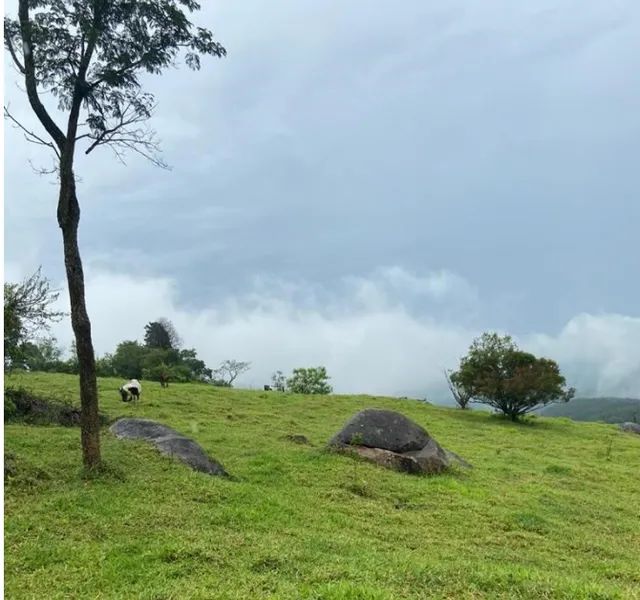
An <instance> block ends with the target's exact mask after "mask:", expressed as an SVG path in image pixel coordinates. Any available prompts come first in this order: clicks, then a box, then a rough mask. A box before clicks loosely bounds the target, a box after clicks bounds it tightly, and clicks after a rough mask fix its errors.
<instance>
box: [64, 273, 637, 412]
mask: <svg viewBox="0 0 640 600" xmlns="http://www.w3.org/2000/svg"><path fill="white" fill-rule="evenodd" d="M381 274H382V275H381ZM389 274H391V276H389ZM353 281H358V282H359V285H352V283H353ZM389 282H391V284H392V285H390V283H389ZM443 282H451V283H450V284H445V283H443ZM346 284H347V285H345V286H343V288H342V289H343V291H342V292H341V295H340V296H339V297H332V298H330V300H329V301H324V300H323V298H322V296H321V294H320V293H319V290H317V288H314V286H312V285H309V284H307V283H305V282H297V283H295V284H289V285H288V284H286V283H284V282H276V283H275V284H274V285H270V284H269V282H268V280H264V279H263V280H261V281H260V284H259V286H258V287H257V288H256V290H255V291H254V292H252V293H250V294H246V295H242V296H237V297H228V298H226V299H224V300H220V301H215V302H212V303H211V304H210V306H208V307H207V308H206V309H203V310H198V311H191V310H185V309H184V308H182V307H180V306H178V304H177V302H176V298H177V289H176V287H175V285H174V283H173V282H172V281H171V280H169V279H152V278H147V279H144V278H133V277H130V276H128V275H120V274H113V273H106V272H102V273H96V274H95V275H93V276H91V277H89V279H88V280H87V299H88V307H89V311H90V315H91V319H92V324H93V335H94V341H95V346H96V350H97V352H98V353H99V354H102V353H104V352H107V351H112V350H113V349H114V348H115V346H116V344H117V343H118V342H120V341H122V340H124V339H141V338H142V335H143V328H144V325H145V324H146V323H147V322H148V321H149V320H152V319H155V318H157V317H160V316H165V317H168V318H169V319H171V320H172V321H173V322H174V324H175V326H176V328H177V329H178V331H179V333H180V334H181V336H182V337H183V339H184V342H185V344H186V345H187V346H189V347H191V346H192V347H195V348H196V349H197V350H198V353H199V354H200V355H201V356H202V358H203V359H204V360H205V361H206V362H207V364H209V365H213V366H215V365H216V364H217V363H218V362H220V361H221V360H223V359H226V358H237V359H240V360H250V361H251V362H252V364H253V368H252V370H251V371H250V372H249V373H248V374H247V375H245V377H244V379H243V380H242V381H239V383H240V385H247V386H256V387H259V386H261V385H262V384H263V383H266V382H268V381H269V378H270V375H271V373H272V372H273V371H274V370H276V369H281V370H283V371H285V372H288V371H290V370H291V369H292V368H293V367H297V366H305V365H307V366H311V365H320V364H322V365H325V366H326V367H327V369H328V371H329V373H330V374H331V376H332V381H333V384H334V387H335V389H336V391H338V392H344V393H372V394H391V395H408V396H414V397H424V396H425V395H426V396H427V397H430V398H432V399H433V400H435V401H439V400H447V393H446V388H445V387H444V385H443V377H442V370H443V369H444V368H454V367H455V366H456V364H457V361H458V359H459V357H460V356H461V355H462V354H463V353H464V352H465V351H466V349H467V347H468V345H469V343H470V342H471V340H472V339H473V337H474V336H475V335H478V334H479V333H480V330H479V329H478V330H476V329H473V328H469V327H463V326H460V325H457V324H455V321H450V320H441V319H438V320H436V319H435V318H433V317H429V316H424V314H423V315H417V314H416V313H415V312H413V311H412V310H411V309H410V307H408V306H407V305H406V304H405V303H404V301H403V299H404V297H405V296H406V294H410V293H411V292H416V291H417V292H418V293H424V294H435V296H436V297H438V298H442V297H443V294H445V293H451V294H453V295H454V296H455V295H457V294H458V291H457V290H459V289H465V290H473V287H472V286H470V285H469V284H468V283H467V282H465V281H464V280H463V279H462V278H459V277H458V276H456V275H454V274H447V275H443V274H442V273H435V274H428V275H426V276H424V277H417V276H416V275H414V274H411V273H409V272H407V271H405V270H403V269H401V268H399V267H393V268H390V269H383V270H380V271H378V272H376V274H374V275H373V276H372V277H371V278H370V279H366V278H357V279H356V278H353V279H351V280H350V281H347V282H346ZM474 294H475V292H474ZM300 298H303V301H302V302H299V301H298V300H299V299H300ZM369 300H371V301H369ZM64 301H65V302H66V298H65V300H64ZM55 333H56V334H57V336H58V339H59V340H60V341H61V342H63V343H65V344H70V342H71V331H70V326H69V324H68V323H65V324H61V325H59V326H58V328H57V329H56V332H55ZM518 341H519V342H520V343H521V345H522V346H523V347H524V348H525V349H527V350H531V351H533V352H536V353H540V354H543V355H546V356H549V357H551V358H554V359H556V360H558V361H559V362H560V365H561V368H562V369H563V371H564V372H565V373H566V374H567V375H568V379H569V383H570V384H571V385H574V386H576V387H577V388H578V391H579V392H580V393H582V394H610V395H636V396H640V389H639V388H638V374H639V373H640V356H639V355H638V353H637V348H638V347H640V318H633V317H625V316H621V315H610V314H604V315H597V316H596V315H586V314H585V315H579V316H577V317H575V318H573V319H571V320H570V321H569V323H567V325H566V326H565V327H564V328H563V329H562V330H561V331H560V332H559V333H558V334H557V335H555V336H553V335H542V334H536V333H532V334H530V335H525V336H521V337H520V338H519V340H518Z"/></svg>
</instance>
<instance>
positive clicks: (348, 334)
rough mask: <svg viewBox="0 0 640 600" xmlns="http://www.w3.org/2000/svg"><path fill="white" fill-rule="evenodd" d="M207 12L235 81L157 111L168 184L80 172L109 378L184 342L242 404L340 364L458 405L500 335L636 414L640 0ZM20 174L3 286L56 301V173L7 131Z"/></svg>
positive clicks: (164, 90)
mask: <svg viewBox="0 0 640 600" xmlns="http://www.w3.org/2000/svg"><path fill="white" fill-rule="evenodd" d="M203 4H205V10H203V11H202V12H201V13H200V14H198V15H196V16H195V17H194V20H195V21H196V22H197V23H198V24H200V25H204V26H207V27H209V28H211V29H213V30H214V31H215V33H216V35H217V38H218V39H219V41H221V42H222V43H223V44H224V45H225V46H226V47H227V50H228V52H229V55H228V57H227V58H225V59H222V60H214V59H211V60H205V61H204V62H203V68H202V70H201V71H199V72H195V73H194V72H191V71H189V70H187V69H180V70H172V71H169V72H167V73H166V74H165V75H163V76H162V77H156V78H150V79H149V80H148V85H147V89H148V90H149V91H152V92H154V93H155V94H156V97H157V101H158V103H159V107H158V110H157V113H156V115H155V116H154V119H153V125H154V127H155V129H156V130H157V131H158V133H159V136H160V138H161V139H162V145H163V149H164V152H165V158H166V160H167V161H168V162H169V163H170V164H171V165H172V167H173V169H172V170H171V171H161V170H158V169H157V168H155V167H153V166H152V165H150V164H148V163H145V162H143V161H142V160H139V159H137V158H136V157H130V160H128V161H127V163H128V164H127V166H126V167H124V166H122V165H120V164H119V163H118V162H117V161H115V160H114V159H113V157H112V156H111V155H110V153H109V151H108V150H106V149H103V150H102V153H101V154H100V153H99V151H96V152H95V153H93V154H91V155H90V156H89V157H84V156H80V157H79V160H78V163H77V168H76V171H77V174H78V176H79V177H80V178H81V182H80V184H79V190H78V191H79V197H80V202H81V206H82V221H81V224H80V243H81V249H82V252H83V257H84V262H85V270H86V278H87V288H88V301H89V311H90V315H91V316H92V319H93V328H94V338H95V345H96V349H97V351H98V352H99V353H104V352H106V351H111V350H113V348H114V346H115V344H116V343H117V342H119V341H121V340H122V339H125V338H129V339H135V338H138V339H141V337H142V335H143V326H144V324H145V323H146V322H147V321H149V320H152V319H155V318H157V317H160V316H166V317H168V318H170V319H172V320H174V322H175V324H176V326H177V328H178V330H179V332H180V333H181V334H182V337H183V338H184V340H185V343H186V344H187V345H188V346H195V347H196V348H197V350H198V351H199V353H200V354H201V355H202V356H203V357H204V358H205V360H207V362H208V363H210V364H211V365H215V364H216V363H217V362H219V361H220V360H222V359H225V358H237V359H243V360H250V361H252V362H253V369H252V371H251V372H250V373H249V374H248V375H247V376H245V378H244V380H243V383H244V384H245V385H256V386H257V385H261V384H262V383H265V382H267V381H268V378H269V374H270V373H271V372H272V371H273V370H275V369H282V370H283V371H289V370H290V369H292V368H293V367H296V366H306V365H314V364H324V365H326V366H327V368H328V370H329V373H330V374H331V375H332V376H333V383H334V386H335V388H336V390H337V391H344V392H371V393H379V394H399V395H413V396H419V397H424V396H428V397H430V398H433V399H435V400H440V399H443V398H444V397H445V394H444V390H443V385H442V384H443V382H442V369H443V368H445V367H449V368H453V367H455V366H456V363H457V360H458V358H459V356H460V355H461V354H462V353H463V352H464V351H465V349H466V348H467V346H468V345H469V343H470V342H471V340H472V338H473V337H474V335H477V334H478V333H480V332H482V331H484V330H488V329H492V330H493V329H496V330H499V331H504V332H509V333H512V334H514V335H515V336H516V337H517V339H518V341H519V342H520V344H521V346H523V347H524V348H525V349H528V350H532V351H534V352H539V353H541V354H545V355H548V356H550V357H552V358H555V359H556V360H558V361H559V362H560V366H561V368H562V369H563V371H564V372H565V373H566V374H567V376H568V379H569V383H570V384H572V385H575V386H576V387H577V388H578V391H579V393H582V394H610V395H613V394H616V395H635V396H640V311H639V308H638V307H639V302H638V298H639V296H640V252H639V241H638V240H639V239H640V202H639V201H638V190H639V189H640V185H639V184H640V164H639V162H640V110H639V106H640V3H639V2H637V0H609V1H607V2H602V1H601V0H540V1H537V2H513V1H512V0H447V1H446V2H445V1H433V0H431V1H425V0H415V1H409V0H407V1H405V2H403V3H401V4H395V5H394V4H392V3H388V2H371V1H370V0H358V1H356V0H354V1H351V2H339V1H337V0H335V1H328V0H289V1H285V0H281V1H280V2H270V3H265V2H259V1H257V0H253V1H251V0H249V1H245V2H232V1H231V0H224V1H216V2H205V3H203ZM8 64H9V63H8V62H7V60H6V57H5V65H6V66H7V65H8ZM15 82H16V76H15V72H13V71H12V70H10V69H7V70H6V73H5V101H8V102H10V105H11V108H12V110H13V112H14V113H16V114H17V115H18V116H20V117H21V118H24V119H25V120H27V121H28V122H29V121H30V120H31V117H30V116H29V110H28V108H27V105H26V100H25V98H24V97H23V94H22V92H21V91H20V89H19V88H18V87H17V85H16V83H15ZM46 101H47V102H48V104H49V106H52V102H51V99H50V98H48V99H46ZM34 127H35V125H34ZM5 150H6V153H5V277H6V278H7V279H11V280H14V279H17V278H19V277H22V276H24V275H26V274H28V273H29V272H31V271H33V270H34V269H35V268H37V266H38V265H39V264H42V265H43V269H44V272H45V274H46V275H47V276H49V277H50V278H51V279H53V280H54V281H56V282H60V283H61V284H62V283H63V282H64V265H63V260H62V245H61V239H60V233H59V231H58V229H57V226H56V221H55V204H56V188H55V182H52V181H50V180H47V179H46V178H42V177H36V176H35V175H34V174H33V172H32V170H31V167H30V166H29V160H31V161H32V162H33V163H34V164H36V165H39V166H48V165H49V163H50V159H49V158H48V157H47V156H46V154H44V153H43V152H41V151H40V149H39V148H37V147H34V146H30V145H29V144H27V143H26V142H25V141H24V139H23V138H22V136H21V135H20V134H19V133H18V132H17V131H15V130H13V129H11V128H10V127H8V126H7V127H6V129H5ZM56 335H57V337H58V339H59V340H60V342H61V343H63V344H65V345H68V344H69V343H70V340H71V332H70V325H69V324H68V323H64V324H62V325H61V326H60V327H58V328H57V329H56Z"/></svg>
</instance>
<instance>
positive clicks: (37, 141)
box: [4, 106, 60, 158]
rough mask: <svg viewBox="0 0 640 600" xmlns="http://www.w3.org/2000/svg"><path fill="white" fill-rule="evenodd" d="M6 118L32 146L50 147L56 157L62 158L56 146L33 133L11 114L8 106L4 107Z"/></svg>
mask: <svg viewBox="0 0 640 600" xmlns="http://www.w3.org/2000/svg"><path fill="white" fill-rule="evenodd" d="M4 117H5V119H9V120H10V121H12V122H13V123H14V124H15V125H16V127H17V128H18V129H21V130H22V132H23V133H24V137H25V139H26V140H27V141H28V142H31V143H32V144H39V145H41V146H48V147H49V148H51V149H52V150H53V151H54V152H55V153H56V156H57V157H58V158H60V152H59V151H58V148H56V146H55V144H53V143H52V142H47V141H45V140H43V139H42V138H41V137H40V136H39V135H36V134H35V133H34V132H33V131H31V130H29V129H27V128H26V127H25V126H24V125H23V124H22V123H20V121H18V119H16V118H15V117H14V116H13V115H12V114H11V113H10V112H9V109H8V108H7V107H6V106H5V107H4Z"/></svg>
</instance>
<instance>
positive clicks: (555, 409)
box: [540, 398, 640, 423]
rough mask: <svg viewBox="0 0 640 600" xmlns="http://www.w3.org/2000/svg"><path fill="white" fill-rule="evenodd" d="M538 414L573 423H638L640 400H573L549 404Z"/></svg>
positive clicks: (639, 419) (639, 420)
mask: <svg viewBox="0 0 640 600" xmlns="http://www.w3.org/2000/svg"><path fill="white" fill-rule="evenodd" d="M540 414H541V415H544V416H545V417H569V418H570V419H573V420H574V421H602V422H604V423H622V422H624V421H637V422H640V399H638V398H574V399H573V400H571V401H569V402H567V403H561V404H550V405H549V406H546V407H545V408H543V409H542V410H541V411H540Z"/></svg>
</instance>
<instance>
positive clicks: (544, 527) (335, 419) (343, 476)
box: [5, 373, 640, 600]
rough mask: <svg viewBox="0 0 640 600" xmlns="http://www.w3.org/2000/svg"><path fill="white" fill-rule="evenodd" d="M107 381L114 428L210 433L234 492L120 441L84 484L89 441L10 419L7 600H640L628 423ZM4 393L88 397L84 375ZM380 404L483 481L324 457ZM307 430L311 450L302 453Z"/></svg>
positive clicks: (639, 543) (639, 498)
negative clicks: (132, 396) (513, 417)
mask: <svg viewBox="0 0 640 600" xmlns="http://www.w3.org/2000/svg"><path fill="white" fill-rule="evenodd" d="M120 384H121V381H120V380H116V379H102V380H100V381H99V387H100V399H101V410H102V411H104V412H105V413H107V414H108V416H109V417H111V418H116V417H118V416H138V417H144V418H150V419H156V420H159V421H161V422H163V423H165V424H167V425H170V426H171V427H173V428H175V429H177V430H179V431H181V432H182V433H185V434H187V435H190V436H192V437H193V438H194V439H196V441H198V442H199V443H200V444H201V445H202V446H203V447H204V448H205V449H206V450H207V451H208V452H209V453H210V454H211V455H212V456H214V457H215V458H217V459H218V460H220V461H221V462H222V463H223V464H224V466H225V468H226V469H227V470H228V471H229V472H230V473H231V474H232V475H234V477H235V480H233V481H229V480H223V479H219V478H214V477H210V476H207V475H203V474H200V473H195V472H192V471H190V470H188V469H187V468H186V467H185V466H183V465H182V464H180V463H177V462H174V461H172V460H171V459H169V458H166V457H163V456H161V455H159V454H157V453H156V451H155V450H154V449H153V448H152V447H151V446H148V445H146V444H144V443H137V442H125V441H119V440H116V439H115V438H114V437H113V436H112V435H111V434H110V433H109V431H108V429H105V430H104V432H103V436H102V440H103V456H104V459H105V461H106V464H107V470H106V472H105V473H102V474H100V475H99V476H95V477H93V478H87V477H85V476H83V475H82V472H81V469H80V464H81V459H80V452H79V430H78V429H77V428H65V427H60V426H30V425H24V424H8V425H6V426H5V452H9V453H11V454H12V455H13V456H14V463H15V474H14V475H13V476H10V477H9V478H8V479H7V480H6V481H5V597H6V598H16V599H17V598H144V599H158V600H159V599H170V598H175V599H187V598H214V599H232V598H234V599H245V598H283V599H332V600H338V599H340V600H356V599H358V600H360V599H361V600H365V599H366V600H369V599H371V600H374V599H375V600H378V599H389V600H396V599H402V598H416V599H418V598H451V599H464V598H474V599H475V598H492V599H493V598H509V599H511V598H531V599H543V598H566V599H572V600H573V599H580V598H585V599H586V598H593V599H596V598H597V599H605V598H625V599H627V598H640V482H639V479H638V474H639V468H640V436H634V435H632V434H628V433H623V432H620V431H618V430H617V429H616V427H614V426H611V425H601V424H590V423H589V424H587V423H574V422H571V421H569V420H566V419H550V418H536V419H531V420H530V421H529V422H527V423H525V424H513V423H510V422H508V421H505V420H503V419H501V418H498V417H495V416H492V415H490V414H488V413H485V412H480V411H460V410H455V409H447V408H439V407H434V406H430V405H426V404H423V403H420V402H417V401H411V400H394V399H391V398H374V397H367V396H326V397H312V396H299V395H289V394H280V393H277V392H255V391H244V390H230V389H221V388H212V387H209V386H205V385H196V384H193V385H189V384H184V385H171V386H170V387H169V388H168V389H162V388H160V386H159V384H155V383H151V382H143V394H142V400H141V402H140V404H139V405H138V406H133V405H130V404H124V403H122V402H121V401H120V399H119V395H118V393H117V390H118V386H119V385H120ZM5 386H12V387H24V388H26V389H29V390H32V391H33V392H34V393H37V394H39V395H42V396H47V397H50V398H54V399H60V400H67V401H76V400H77V380H76V378H75V377H73V376H66V375H53V374H37V373H34V374H14V375H10V376H9V377H7V378H6V379H5ZM365 407H379V408H389V409H394V410H398V411H400V412H402V413H404V414H405V415H407V416H408V417H410V418H411V419H413V420H415V421H417V422H418V423H420V424H421V425H423V426H424V427H425V428H426V429H427V430H428V431H429V433H430V434H432V435H433V436H434V437H435V438H436V439H437V440H438V441H439V442H440V443H441V444H442V445H443V446H444V447H445V448H448V449H450V450H453V451H455V452H457V453H458V454H460V455H461V456H462V457H464V458H465V459H466V460H468V461H470V462H471V463H472V464H473V465H474V468H473V469H471V470H465V471H463V470H455V471H454V472H451V473H449V474H447V475H440V476H435V477H416V476H409V475H404V474H399V473H395V472H391V471H386V470H383V469H381V468H379V467H376V466H373V465H371V464H368V463H365V462H360V461H357V460H354V459H351V458H349V457H346V456H341V455H335V454H331V453H328V452H326V451H324V449H323V447H324V444H325V443H326V441H327V440H328V439H329V438H330V437H331V435H333V434H334V433H335V432H336V431H337V430H338V429H339V428H340V427H341V426H342V424H343V423H344V422H345V421H346V420H347V419H348V418H349V417H350V416H351V415H352V414H353V413H355V412H357V411H358V410H361V409H363V408H365ZM287 434H302V435H305V436H307V438H309V440H310V441H311V443H312V445H311V446H306V445H298V444H294V443H292V442H291V441H288V440H286V439H285V438H284V436H285V435H287Z"/></svg>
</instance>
